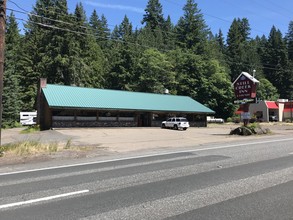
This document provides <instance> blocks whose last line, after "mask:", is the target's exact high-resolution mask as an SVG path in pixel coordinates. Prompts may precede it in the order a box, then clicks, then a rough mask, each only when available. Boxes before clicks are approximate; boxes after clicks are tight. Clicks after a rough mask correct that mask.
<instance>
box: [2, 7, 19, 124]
mask: <svg viewBox="0 0 293 220" xmlns="http://www.w3.org/2000/svg"><path fill="white" fill-rule="evenodd" d="M20 40H21V36H20V34H19V30H18V24H17V22H16V19H15V16H14V14H13V13H11V14H10V15H9V17H8V19H7V22H6V37H5V66H4V69H5V74H4V88H3V113H2V120H3V123H2V126H3V127H6V126H8V127H13V126H14V125H15V122H17V121H19V112H20V111H21V110H22V109H21V106H22V105H21V99H20V85H19V83H20V74H21V73H20V66H19V65H20V60H21V54H20V46H21V44H20Z"/></svg>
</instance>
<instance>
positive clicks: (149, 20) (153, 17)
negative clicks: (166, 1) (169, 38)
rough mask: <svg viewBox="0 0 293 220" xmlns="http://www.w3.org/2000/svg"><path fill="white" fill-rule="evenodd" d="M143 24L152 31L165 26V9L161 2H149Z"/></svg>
mask: <svg viewBox="0 0 293 220" xmlns="http://www.w3.org/2000/svg"><path fill="white" fill-rule="evenodd" d="M141 23H142V24H145V25H146V27H147V28H150V29H151V30H152V31H154V30H157V29H162V27H163V26H164V16H163V7H162V5H161V3H160V2H159V0H149V1H148V4H147V6H146V9H145V14H144V15H143V19H142V22H141Z"/></svg>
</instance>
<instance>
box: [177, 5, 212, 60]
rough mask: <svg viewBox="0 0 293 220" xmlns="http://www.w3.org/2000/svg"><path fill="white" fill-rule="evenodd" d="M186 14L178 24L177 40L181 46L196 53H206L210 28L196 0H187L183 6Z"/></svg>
mask: <svg viewBox="0 0 293 220" xmlns="http://www.w3.org/2000/svg"><path fill="white" fill-rule="evenodd" d="M183 10H184V15H183V16H182V17H180V19H179V21H178V24H177V25H176V34H177V42H178V45H179V46H180V47H181V48H184V49H191V50H193V51H194V52H195V53H196V54H204V52H205V45H206V43H207V36H208V34H209V29H208V28H207V25H206V23H205V21H204V18H203V14H202V13H201V11H200V10H199V9H198V8H197V3H195V1H194V0H187V3H186V5H185V6H184V7H183Z"/></svg>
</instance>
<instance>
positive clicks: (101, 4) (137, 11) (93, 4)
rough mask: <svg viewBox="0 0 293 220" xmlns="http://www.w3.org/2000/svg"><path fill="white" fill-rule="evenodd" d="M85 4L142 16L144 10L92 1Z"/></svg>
mask: <svg viewBox="0 0 293 220" xmlns="http://www.w3.org/2000/svg"><path fill="white" fill-rule="evenodd" d="M85 4H87V5H91V6H95V7H101V8H110V9H116V10H123V11H132V12H136V13H140V14H143V13H144V9H142V8H138V7H133V6H126V5H111V4H103V3H98V2H92V1H85Z"/></svg>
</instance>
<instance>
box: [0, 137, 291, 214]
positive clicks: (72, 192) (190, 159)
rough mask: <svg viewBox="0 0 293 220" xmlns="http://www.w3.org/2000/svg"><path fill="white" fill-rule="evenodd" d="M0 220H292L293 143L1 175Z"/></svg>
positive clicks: (256, 143)
mask: <svg viewBox="0 0 293 220" xmlns="http://www.w3.org/2000/svg"><path fill="white" fill-rule="evenodd" d="M0 219H1V220H2V219H3V220H8V219H30V220H31V219H200V220H204V219H223V220H224V219H225V220H227V219H259V220H261V219H266V220H267V219H278V220H282V219H284V220H285V219H286V220H290V219H293V138H291V137H288V138H284V137H283V138H280V139H276V138H269V139H264V138H260V139H256V140H253V141H251V142H247V143H244V142H238V143H233V144H231V143H230V144H213V145H209V146H204V147H203V148H198V149H190V150H185V151H177V152H176V151H174V152H169V153H165V154H163V153H161V154H153V155H148V156H139V157H131V158H120V159H113V160H107V161H96V162H90V163H83V164H76V165H74V164H72V165H64V166H59V167H47V168H38V167H35V168H34V169H32V170H22V171H16V172H13V173H0Z"/></svg>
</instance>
